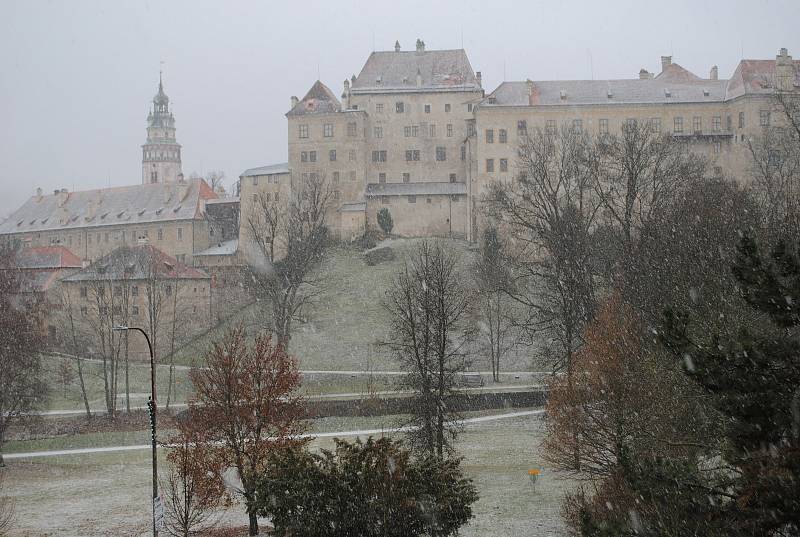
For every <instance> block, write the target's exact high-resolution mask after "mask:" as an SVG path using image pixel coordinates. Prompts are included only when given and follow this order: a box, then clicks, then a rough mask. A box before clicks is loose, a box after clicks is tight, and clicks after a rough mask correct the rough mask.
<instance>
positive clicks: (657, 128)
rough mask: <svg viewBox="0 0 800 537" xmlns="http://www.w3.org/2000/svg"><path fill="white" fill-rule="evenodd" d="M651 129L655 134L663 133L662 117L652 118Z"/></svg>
mask: <svg viewBox="0 0 800 537" xmlns="http://www.w3.org/2000/svg"><path fill="white" fill-rule="evenodd" d="M650 129H651V130H652V131H653V132H661V118H660V117H654V118H650Z"/></svg>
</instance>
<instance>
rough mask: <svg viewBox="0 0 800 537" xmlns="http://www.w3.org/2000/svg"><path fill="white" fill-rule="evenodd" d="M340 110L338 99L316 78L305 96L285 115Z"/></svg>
mask: <svg viewBox="0 0 800 537" xmlns="http://www.w3.org/2000/svg"><path fill="white" fill-rule="evenodd" d="M341 110H342V105H341V103H339V99H337V98H336V96H335V95H334V94H333V92H332V91H331V90H330V88H328V86H326V85H325V84H323V83H322V82H320V81H319V80H317V81H316V82H314V85H313V86H311V89H310V90H308V93H306V96H305V97H303V99H302V100H301V101H300V102H299V103H297V104H296V105H295V106H294V108H292V109H291V110H289V112H288V113H287V114H286V115H287V116H304V115H308V114H330V113H332V112H341Z"/></svg>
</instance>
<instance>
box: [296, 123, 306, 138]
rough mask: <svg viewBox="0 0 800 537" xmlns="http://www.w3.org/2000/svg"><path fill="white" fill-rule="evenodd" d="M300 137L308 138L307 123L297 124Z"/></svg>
mask: <svg viewBox="0 0 800 537" xmlns="http://www.w3.org/2000/svg"><path fill="white" fill-rule="evenodd" d="M298 129H299V135H300V138H308V125H298Z"/></svg>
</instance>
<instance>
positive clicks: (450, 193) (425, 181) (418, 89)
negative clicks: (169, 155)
mask: <svg viewBox="0 0 800 537" xmlns="http://www.w3.org/2000/svg"><path fill="white" fill-rule="evenodd" d="M798 73H800V62H797V61H794V60H792V57H791V56H790V55H789V53H788V51H787V50H786V49H781V50H780V52H779V54H778V55H777V57H776V59H775V60H742V61H741V62H740V63H739V65H738V66H737V68H736V70H735V72H734V73H733V74H732V76H731V77H730V78H729V79H721V78H720V77H719V72H718V69H717V67H716V66H713V67H711V68H710V69H709V73H708V76H706V77H701V76H698V75H696V74H694V73H691V72H690V71H688V70H687V69H685V68H683V67H682V66H680V65H679V64H677V63H674V62H673V61H672V58H671V57H670V56H664V57H662V58H661V71H660V72H659V73H658V74H654V73H650V72H648V71H647V70H645V69H642V70H641V71H640V72H639V73H638V75H637V76H634V77H631V78H630V79H624V80H560V81H559V80H556V81H536V80H530V79H528V80H524V81H506V82H503V83H502V84H500V86H499V87H497V88H496V89H495V90H494V91H492V92H491V93H489V94H488V95H487V94H485V92H484V91H483V89H482V87H481V73H480V72H477V73H476V72H473V70H472V67H471V66H470V63H469V60H468V59H467V56H466V53H465V51H464V50H433V51H429V50H426V49H425V44H424V43H423V42H422V41H420V40H418V41H417V45H416V47H415V50H413V51H409V52H406V51H401V47H400V45H399V43H396V44H395V48H394V51H381V52H373V53H372V54H371V55H370V56H369V58H368V59H367V61H366V63H365V64H364V67H363V68H362V70H361V72H360V74H359V75H358V76H357V77H356V76H353V77H352V78H350V79H348V80H345V81H344V84H343V92H342V95H341V100H340V99H338V98H337V97H336V96H335V95H334V94H333V92H332V91H331V90H330V89H329V88H328V87H327V86H325V85H324V84H323V83H322V82H320V81H317V82H315V83H314V85H313V86H312V87H311V89H310V90H309V91H308V93H307V94H306V95H305V96H304V97H303V99H297V98H296V97H292V99H291V109H290V111H289V112H288V113H287V114H286V117H287V124H288V153H289V162H288V170H287V173H288V176H289V184H290V185H292V187H293V188H298V185H301V184H302V181H303V180H304V179H307V178H309V177H311V176H314V175H323V176H324V177H325V180H326V181H327V182H328V184H329V185H330V187H331V188H332V189H333V202H334V203H333V204H332V207H331V208H330V213H329V218H328V222H329V223H330V227H331V229H332V231H333V234H334V236H337V237H338V238H340V239H342V240H350V239H353V238H354V237H357V236H360V234H363V231H364V230H366V229H369V228H371V227H372V228H374V227H376V226H377V222H376V215H377V212H378V211H379V210H380V209H381V208H384V207H385V208H388V209H389V211H390V213H391V215H392V219H393V221H394V229H393V233H395V234H398V235H404V236H450V237H463V238H466V239H467V240H476V239H477V237H478V227H479V224H478V221H479V219H478V217H477V215H478V214H479V204H480V200H481V197H482V196H483V194H484V193H485V192H486V190H487V187H488V185H489V184H490V183H491V182H492V181H494V180H503V179H507V178H510V177H513V176H514V174H516V173H519V172H518V170H517V169H516V167H517V163H516V151H517V148H518V147H519V142H520V140H521V139H522V137H524V136H527V135H528V133H531V132H533V131H535V130H541V131H544V132H548V131H553V130H556V129H563V128H569V129H574V130H577V131H582V132H587V133H589V134H591V135H604V134H614V133H619V132H620V131H621V129H622V128H623V126H624V125H626V124H631V123H637V124H647V125H649V126H650V128H652V129H654V130H657V131H659V132H663V133H666V134H669V135H671V136H674V137H675V138H678V139H681V140H683V141H685V142H686V143H687V145H688V147H689V148H690V150H692V151H694V152H696V153H699V154H701V155H705V156H706V157H708V160H709V164H710V166H709V170H710V173H712V174H714V175H717V176H724V177H726V178H729V179H732V180H737V181H743V182H746V181H748V178H749V170H750V164H749V161H750V155H749V149H748V142H749V141H750V140H751V139H753V138H754V137H756V136H758V135H760V134H762V133H763V130H764V128H765V127H768V126H770V125H772V124H774V123H775V121H779V120H780V118H779V117H777V116H779V114H778V113H777V112H776V110H775V103H774V96H775V93H776V91H781V92H797V91H800V75H799V74H798ZM242 199H243V203H242V220H243V221H244V220H245V219H246V217H247V216H246V215H247V211H248V207H247V206H246V205H245V203H244V196H243V197H242Z"/></svg>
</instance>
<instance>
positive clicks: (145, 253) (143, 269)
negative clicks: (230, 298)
mask: <svg viewBox="0 0 800 537" xmlns="http://www.w3.org/2000/svg"><path fill="white" fill-rule="evenodd" d="M153 276H155V277H156V278H164V279H181V280H187V279H206V278H209V275H208V274H206V273H205V272H203V271H201V270H198V269H195V268H192V267H189V266H187V265H184V264H183V263H180V262H179V261H178V260H177V259H175V258H174V257H172V256H170V255H168V254H166V253H164V252H163V251H161V250H159V249H158V248H156V247H155V246H152V245H149V244H140V245H137V246H122V247H120V248H117V249H116V250H114V251H113V252H111V253H109V254H107V255H105V256H103V257H101V258H100V259H98V260H97V261H95V262H94V263H92V264H91V265H89V266H88V267H86V268H85V269H83V270H81V271H79V272H76V273H75V274H73V275H71V276H68V277H66V278H64V280H63V281H65V282H85V281H96V280H146V279H149V278H151V277H153Z"/></svg>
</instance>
